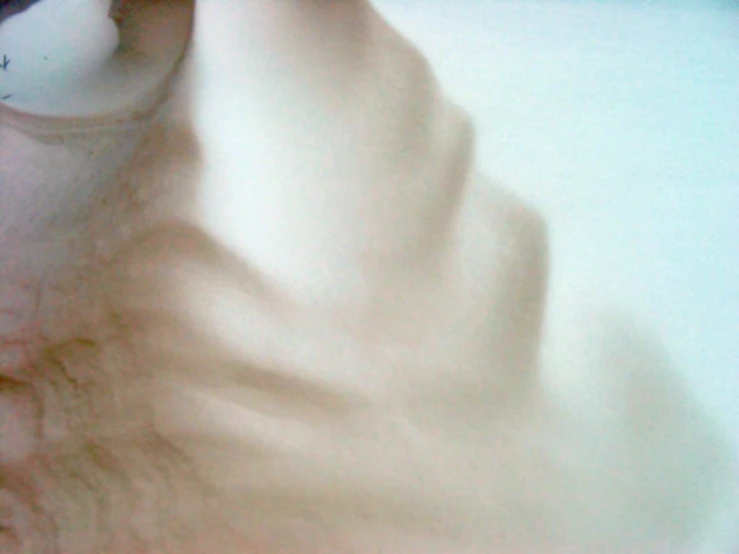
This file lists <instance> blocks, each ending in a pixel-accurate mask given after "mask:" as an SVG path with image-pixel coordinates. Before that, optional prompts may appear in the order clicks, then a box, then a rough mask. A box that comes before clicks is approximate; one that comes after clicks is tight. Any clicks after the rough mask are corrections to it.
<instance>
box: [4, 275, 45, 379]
mask: <svg viewBox="0 0 739 554" xmlns="http://www.w3.org/2000/svg"><path fill="white" fill-rule="evenodd" d="M39 297H40V286H39V285H38V283H37V282H35V281H34V280H33V279H31V278H29V277H27V276H23V277H19V276H18V275H14V274H9V273H6V272H0V375H3V374H4V375H8V374H11V373H13V372H15V371H16V370H18V369H21V368H22V367H24V366H26V365H27V364H28V363H29V362H30V357H31V354H32V352H33V351H34V350H35V349H36V348H38V346H39V345H40V344H41V342H42V337H41V334H40V330H39V325H38V320H37V317H36V316H37V313H38V308H39Z"/></svg>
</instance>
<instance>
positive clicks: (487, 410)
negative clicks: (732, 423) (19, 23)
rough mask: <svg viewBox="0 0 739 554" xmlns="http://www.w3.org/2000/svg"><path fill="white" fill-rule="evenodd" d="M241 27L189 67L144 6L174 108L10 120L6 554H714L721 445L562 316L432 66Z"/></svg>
mask: <svg viewBox="0 0 739 554" xmlns="http://www.w3.org/2000/svg"><path fill="white" fill-rule="evenodd" d="M218 2H219V0H203V2H202V3H201V4H200V5H199V8H198V9H199V14H198V19H197V22H196V24H195V27H194V30H193V33H194V36H195V38H196V40H195V41H194V43H193V44H194V45H195V47H194V49H193V50H189V51H188V50H187V49H186V47H187V38H188V33H189V25H185V23H187V22H188V21H189V19H188V17H187V14H191V10H192V3H188V2H185V1H182V2H180V1H178V0H171V1H161V2H157V3H155V4H156V5H157V6H156V8H155V7H154V3H149V2H146V1H144V0H140V1H135V0H131V2H130V3H129V4H127V5H126V6H125V8H126V9H123V10H118V9H117V8H120V6H116V9H114V10H113V12H112V13H113V15H114V16H115V18H116V23H117V25H118V28H119V31H120V36H121V46H120V47H119V48H118V49H117V50H116V53H115V54H114V58H115V57H116V56H117V58H116V60H117V61H118V62H120V66H119V67H121V68H124V69H125V70H126V71H131V72H133V74H137V71H139V70H141V71H142V73H141V75H148V76H150V77H151V79H152V82H153V81H156V82H157V83H158V86H157V87H152V88H151V90H150V92H151V91H153V92H151V94H142V95H141V96H142V97H141V98H138V97H137V98H136V102H134V103H133V104H134V105H133V106H132V105H131V104H130V103H127V102H119V100H120V98H118V97H114V96H105V95H103V96H102V99H101V98H98V100H99V102H98V104H97V105H96V106H95V108H96V109H95V111H94V114H92V115H91V114H90V113H82V112H80V111H74V110H73V111H72V112H70V113H65V114H62V115H59V114H56V115H55V116H53V117H52V116H49V114H39V113H29V112H22V111H21V110H19V109H14V108H12V107H10V106H0V110H2V111H0V122H1V125H0V133H2V134H0V140H2V141H3V145H4V146H5V148H4V149H2V150H0V183H2V184H3V185H4V187H3V189H2V191H1V192H2V193H3V194H4V195H5V197H4V202H0V222H2V225H3V227H2V228H0V241H1V242H0V254H3V255H4V259H13V260H15V261H16V262H17V263H14V267H13V272H12V273H11V274H9V275H8V276H7V278H4V280H3V283H5V285H4V287H5V288H4V289H2V288H0V292H2V290H5V291H6V292H5V300H3V301H2V302H3V304H0V310H3V311H2V312H0V313H2V314H3V316H4V319H3V320H2V321H0V323H1V324H3V325H5V329H6V331H7V333H6V335H5V343H6V348H10V346H9V345H10V344H11V343H13V341H15V345H16V346H17V345H18V343H19V342H20V345H21V346H22V348H21V350H22V352H21V354H22V356H21V357H20V358H18V361H17V362H14V363H13V364H9V365H8V367H11V365H12V367H13V368H14V369H8V371H6V373H5V374H4V377H3V381H2V383H0V388H2V390H3V392H4V393H5V394H3V395H2V396H1V397H0V398H2V406H1V409H2V410H5V411H4V412H3V413H4V414H6V415H7V418H6V421H10V422H11V424H12V425H14V427H13V428H14V429H16V430H19V431H13V432H12V433H6V434H3V435H0V454H2V456H3V457H2V459H0V481H1V482H2V494H0V525H2V526H4V528H5V530H6V532H5V533H3V534H0V538H2V539H3V540H6V541H7V542H6V543H5V544H2V543H0V552H3V553H4V552H13V550H11V548H12V547H13V545H12V544H11V543H12V541H15V543H16V544H15V547H17V548H18V549H21V550H20V552H33V553H34V554H68V553H69V554H72V553H73V554H100V553H104V554H138V553H141V554H162V553H166V554H169V553H172V554H183V553H184V554H190V553H192V554H203V553H209V554H261V553H265V554H274V553H276V552H289V553H290V554H370V553H373V552H378V551H379V552H408V553H412V552H426V553H429V554H451V553H454V554H483V553H484V554H488V553H489V552H490V551H491V548H492V547H495V550H496V551H497V552H516V551H525V552H537V550H538V551H541V552H547V553H550V554H551V553H558V552H572V550H573V549H572V548H570V547H571V546H572V543H573V541H576V544H577V545H579V546H581V547H582V548H581V550H582V551H583V552H604V551H608V547H610V546H612V545H613V544H621V545H624V548H623V551H624V552H629V554H647V553H648V554H651V553H653V552H658V551H661V550H664V551H670V552H680V550H679V549H678V548H677V546H676V545H679V546H683V545H684V544H688V543H690V541H692V540H693V539H694V538H695V537H696V536H698V534H699V533H701V532H702V531H703V530H704V529H707V528H710V527H711V526H712V524H713V518H714V515H715V513H714V512H713V511H712V508H713V507H714V506H716V505H717V504H720V503H721V502H723V501H725V500H726V498H729V497H730V496H731V492H732V491H731V490H730V489H729V487H724V488H722V486H723V484H724V483H725V481H722V479H723V478H724V477H725V476H726V474H727V473H728V472H729V471H730V465H729V460H728V459H727V457H726V456H725V451H724V450H722V446H721V441H720V439H718V438H717V436H716V434H715V433H714V431H713V429H712V428H711V425H710V422H707V421H706V420H705V419H703V418H702V416H700V415H698V413H697V411H696V410H695V409H694V408H693V404H692V403H691V400H690V399H689V398H688V396H687V395H685V394H684V391H683V390H682V389H681V388H680V386H679V385H674V382H673V381H674V380H673V379H671V367H670V365H669V363H667V362H666V359H665V357H664V356H663V355H662V353H661V352H660V350H659V348H657V347H655V346H654V345H652V344H651V343H650V342H649V341H648V340H645V339H643V338H642V337H640V336H638V335H639V334H638V333H636V332H634V331H633V328H634V327H633V326H632V324H631V321H629V320H628V319H624V320H618V318H613V317H610V316H600V315H599V314H596V315H595V316H591V317H590V318H583V319H582V320H580V321H576V322H575V323H576V324H573V323H572V321H570V320H568V319H567V318H566V317H562V318H560V316H559V314H556V313H555V314H549V313H546V311H545V309H544V308H545V306H546V305H547V296H546V295H547V291H548V282H547V275H548V273H549V270H550V269H549V263H548V246H547V238H546V227H545V225H544V224H543V222H542V219H541V217H540V216H539V215H538V214H537V213H536V211H535V210H533V209H532V208H531V207H529V206H528V205H526V204H525V203H524V202H522V201H521V200H519V199H518V198H516V197H515V196H513V195H511V194H510V193H507V192H506V191H505V190H503V189H502V188H500V187H497V186H496V185H494V184H492V183H488V182H487V181H485V180H484V178H482V177H480V176H478V175H477V174H475V173H474V172H472V171H469V172H468V170H469V169H470V164H471V162H472V159H473V156H472V150H473V140H472V129H471V126H470V125H469V123H468V121H467V118H466V116H465V115H464V113H463V112H462V111H461V110H459V109H458V108H456V107H455V106H454V105H452V104H451V103H449V102H447V101H446V100H445V99H444V98H443V96H442V95H441V94H440V92H439V91H438V89H437V87H436V83H435V80H434V78H433V73H432V72H431V71H430V68H429V67H428V65H427V64H426V63H425V61H424V60H423V58H422V57H421V56H420V55H419V54H418V52H416V51H415V50H414V49H413V48H411V47H410V46H409V45H407V44H406V43H405V42H404V41H403V40H402V39H401V37H399V36H398V35H397V34H396V33H395V32H394V31H393V30H392V29H391V28H390V27H389V26H388V25H386V24H385V23H384V22H383V21H382V20H381V19H379V18H378V17H377V16H376V14H374V12H372V11H371V9H370V8H369V4H368V3H367V2H363V1H359V0H334V1H325V0H322V1H319V0H315V1H313V0H285V2H276V1H272V0H263V1H258V0H254V1H251V0H243V1H233V2H230V3H229V2H226V1H225V0H224V3H223V4H222V5H221V8H222V9H218V8H217V7H216V6H217V3H218ZM170 10H171V11H170ZM183 14H184V16H183ZM173 15H178V17H176V18H173V17H169V16H173ZM173 21H180V22H181V23H182V25H181V26H177V25H175V26H174V27H172V22H173ZM172 28H174V29H179V30H180V31H182V33H180V32H176V33H174V34H172V33H170V32H168V31H167V29H169V30H171V29H172ZM162 37H165V38H168V40H160V39H161V38H162ZM336 45H340V47H338V48H337V47H335V46H336ZM234 51H235V52H239V53H240V55H239V56H233V55H231V53H232V52H234ZM183 56H184V58H183ZM183 59H184V61H182V62H180V60H183ZM296 60H298V61H299V62H300V63H296ZM152 68H153V70H152ZM149 70H152V72H151V73H148V71H149ZM154 70H155V71H154ZM130 82H131V83H134V84H140V83H141V81H138V80H131V81H130ZM234 91H237V92H238V94H234ZM139 92H140V91H139ZM129 100H130V98H129ZM368 105H370V106H372V107H373V109H372V111H371V115H372V117H366V113H367V112H366V110H365V109H364V108H366V106H368ZM73 107H74V108H75V109H76V108H78V107H80V106H76V105H75V106H73ZM223 128H228V129H229V130H230V131H232V132H228V133H223V132H215V131H216V130H218V129H223ZM436 131H438V132H436ZM7 145H10V147H8V146H7ZM246 161H248V162H249V163H245V162H246ZM245 168H246V169H245ZM101 172H102V173H101ZM7 183H10V185H9V186H8V185H7ZM431 185H434V186H431ZM326 198H331V199H332V200H334V201H326V200H325V199H326ZM2 210H4V211H2ZM296 222H297V223H296ZM275 241H279V242H278V247H275ZM545 316H546V319H545ZM545 321H546V323H547V326H548V327H550V328H551V329H553V330H554V331H555V333H554V338H555V339H556V340H554V341H551V340H549V339H550V338H551V337H550V336H547V337H544V336H543V327H544V322H545ZM551 329H550V330H551ZM480 330H482V332H480ZM614 341H615V342H614ZM552 342H553V343H554V344H555V346H557V347H555V348H552V347H551V346H552V345H551V343H552ZM562 345H564V346H562ZM550 350H551V352H550ZM573 352H574V353H575V354H576V355H575V356H574V357H573ZM540 354H541V356H540ZM544 354H546V357H545V356H544ZM540 357H541V358H542V359H545V358H546V359H547V360H549V361H551V362H554V363H539V360H540ZM3 441H4V442H3ZM686 444H687V445H689V447H688V448H687V449H686V448H685V445H686ZM657 445H658V446H659V449H658V452H659V455H658V456H655V448H656V446H657ZM665 496H668V497H669V500H668V501H665V500H664V498H665ZM727 504H728V503H727ZM655 536H657V538H654V537H655ZM673 546H675V547H674V548H673ZM22 549H25V551H24V550H22ZM611 551H613V550H611ZM708 551H709V552H718V551H721V549H719V548H713V549H712V550H711V549H710V548H709V549H708ZM13 554H15V552H13ZM691 554H692V553H691Z"/></svg>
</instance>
